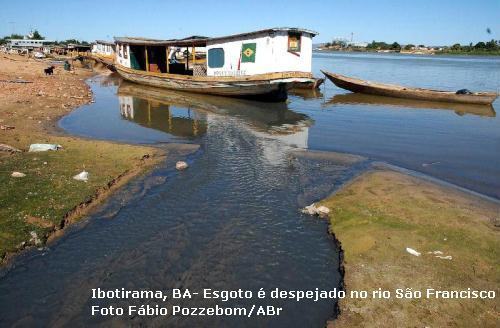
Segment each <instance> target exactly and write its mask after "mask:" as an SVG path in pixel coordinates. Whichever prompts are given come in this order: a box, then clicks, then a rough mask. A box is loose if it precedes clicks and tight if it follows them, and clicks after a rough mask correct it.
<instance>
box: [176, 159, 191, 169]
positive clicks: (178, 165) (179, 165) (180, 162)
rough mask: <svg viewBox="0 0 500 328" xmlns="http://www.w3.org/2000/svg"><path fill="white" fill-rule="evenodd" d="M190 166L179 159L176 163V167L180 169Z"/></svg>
mask: <svg viewBox="0 0 500 328" xmlns="http://www.w3.org/2000/svg"><path fill="white" fill-rule="evenodd" d="M188 167H189V165H188V164H187V163H186V162H184V161H178V162H177V163H175V168H176V169H177V170H179V171H182V170H185V169H187V168H188Z"/></svg>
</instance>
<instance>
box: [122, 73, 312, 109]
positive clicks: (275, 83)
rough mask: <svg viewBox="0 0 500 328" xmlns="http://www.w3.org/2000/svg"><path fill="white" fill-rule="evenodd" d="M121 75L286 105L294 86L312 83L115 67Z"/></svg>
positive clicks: (290, 77) (301, 78) (289, 77)
mask: <svg viewBox="0 0 500 328" xmlns="http://www.w3.org/2000/svg"><path fill="white" fill-rule="evenodd" d="M116 69H117V72H118V74H120V76H121V77H123V78H124V79H125V80H128V81H131V82H135V83H138V84H143V85H148V86H153V87H157V88H165V89H171V90H181V91H188V92H196V93H203V94H212V95H219V96H230V97H241V98H256V99H262V100H268V101H284V100H286V98H287V89H288V88H289V87H290V84H291V83H295V82H311V81H313V79H312V76H311V74H310V73H302V72H283V73H270V74H260V75H254V76H240V77H226V76H224V77H212V76H189V75H179V74H168V73H154V72H145V71H140V70H135V69H130V68H127V67H124V66H121V65H116Z"/></svg>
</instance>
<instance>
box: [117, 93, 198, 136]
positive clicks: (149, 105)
mask: <svg viewBox="0 0 500 328" xmlns="http://www.w3.org/2000/svg"><path fill="white" fill-rule="evenodd" d="M118 101H119V103H120V113H121V115H122V117H123V118H125V119H127V120H129V121H131V122H134V123H137V124H139V125H141V126H144V127H147V128H151V129H155V130H158V131H163V132H166V133H169V134H171V135H174V136H176V137H184V138H190V139H192V138H196V137H198V136H201V135H204V134H205V133H206V132H207V124H206V120H205V118H204V115H203V114H200V113H199V112H196V111H191V110H190V109H185V108H182V109H181V108H176V107H174V106H171V105H169V104H163V103H160V102H158V101H155V100H150V99H141V98H136V97H133V96H127V95H124V94H120V93H118Z"/></svg>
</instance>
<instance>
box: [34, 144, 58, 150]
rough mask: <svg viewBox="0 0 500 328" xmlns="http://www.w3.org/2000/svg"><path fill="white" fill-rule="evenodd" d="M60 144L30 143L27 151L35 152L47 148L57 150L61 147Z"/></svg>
mask: <svg viewBox="0 0 500 328" xmlns="http://www.w3.org/2000/svg"><path fill="white" fill-rule="evenodd" d="M61 148H62V146H61V145H56V144H31V145H30V150H29V152H37V151H48V150H54V151H55V150H59V149H61Z"/></svg>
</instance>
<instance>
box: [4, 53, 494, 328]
mask: <svg viewBox="0 0 500 328" xmlns="http://www.w3.org/2000/svg"><path fill="white" fill-rule="evenodd" d="M313 63H314V71H315V73H316V74H317V75H318V76H319V69H325V70H331V71H335V72H339V73H341V74H346V75H352V76H358V77H361V78H365V79H372V80H377V81H382V82H393V83H394V82H396V83H401V84H407V85H412V86H421V87H434V88H444V89H450V90H455V89H461V88H468V89H471V90H483V89H484V90H497V91H498V89H499V77H500V75H499V72H500V65H499V64H500V61H499V60H498V59H494V58H461V57H453V58H449V57H412V56H397V55H379V54H359V55H357V54H335V53H318V54H315V55H314V59H313ZM89 83H90V85H91V87H92V89H93V91H94V94H95V98H96V102H95V103H94V104H90V105H88V106H83V107H81V108H80V109H77V110H76V111H74V112H72V113H71V114H70V115H68V116H67V117H65V118H63V119H62V120H61V122H60V125H61V127H62V128H63V129H65V130H66V131H68V132H69V133H72V134H76V135H81V136H88V137H93V138H100V139H110V140H116V141H124V142H131V143H152V144H171V143H176V144H179V143H187V144H197V145H200V148H199V149H198V150H197V151H196V152H194V153H192V154H190V155H187V161H188V162H189V163H190V168H189V169H188V170H186V171H183V172H177V171H175V169H173V166H174V164H175V161H176V160H178V159H183V158H186V155H185V153H184V152H183V151H182V148H176V147H173V148H171V149H172V150H171V152H170V155H169V159H168V160H167V162H166V163H165V165H163V166H162V167H160V168H158V169H156V170H155V171H153V172H151V173H150V174H148V175H146V176H145V177H141V178H139V179H135V180H134V181H132V182H131V183H129V184H128V185H127V186H126V187H125V188H123V189H122V190H120V191H119V192H118V193H116V194H115V195H114V196H113V197H111V199H110V200H109V201H108V202H107V203H106V204H104V205H103V206H102V207H101V208H100V209H99V210H98V211H97V212H96V213H94V214H92V215H91V216H90V217H89V218H88V219H86V220H84V221H83V222H82V223H81V224H78V225H75V226H73V227H71V228H69V230H68V232H67V233H66V234H65V235H64V236H63V237H62V238H60V239H59V240H57V241H56V242H54V243H53V244H51V245H49V247H48V248H47V249H44V250H42V251H33V252H29V253H27V254H25V255H23V256H21V257H19V258H18V259H17V260H16V261H15V262H14V265H13V267H12V268H11V269H10V270H8V271H7V270H5V271H4V272H3V273H2V275H1V278H0V309H1V310H0V325H2V326H12V325H16V324H17V325H19V326H27V325H39V326H47V325H50V326H67V325H77V326H84V325H88V324H101V325H104V326H112V325H124V324H126V325H148V326H150V325H151V326H164V325H165V324H172V325H175V326H193V325H196V326H207V327H213V326H235V325H238V326H259V327H260V326H273V327H281V326H283V327H284V326H298V327H320V326H323V325H324V323H325V321H326V320H327V319H328V318H329V317H331V316H332V315H333V314H334V309H335V301H334V300H324V301H319V302H312V301H302V302H296V301H291V300H275V299H270V298H267V299H264V300H259V299H256V297H254V298H253V299H250V300H232V301H228V302H221V301H217V300H201V299H200V298H199V297H194V298H193V299H190V300H183V301H181V300H172V299H168V300H167V301H166V302H157V301H152V300H149V301H144V300H143V301H137V300H130V299H129V300H116V299H115V300H95V299H91V289H92V288H102V289H116V288H126V289H127V290H139V289H150V290H168V289H171V288H189V289H190V290H191V291H196V292H199V291H201V290H202V289H203V288H212V289H219V290H231V289H239V288H241V289H248V290H251V291H253V292H254V294H256V293H257V291H258V290H259V289H260V288H263V289H264V290H266V291H269V290H272V289H275V288H279V289H282V290H314V289H315V288H319V289H321V290H333V289H334V288H338V287H339V286H340V281H341V277H340V274H339V253H338V249H337V248H336V245H335V244H334V242H333V239H332V238H331V237H329V235H328V234H327V233H326V232H327V226H326V223H325V222H323V221H321V220H318V219H315V218H311V217H307V216H304V215H302V214H301V213H299V211H298V209H299V208H301V207H303V206H305V205H308V204H310V203H311V202H314V201H316V200H318V199H321V198H323V197H325V196H326V195H328V194H329V193H331V192H332V191H334V190H335V189H336V188H338V187H339V186H340V185H341V184H342V183H344V182H346V181H348V180H349V179H351V178H352V177H353V176H355V175H357V174H359V173H360V172H363V171H364V170H365V169H366V168H367V167H369V164H370V162H371V161H373V160H377V161H379V160H382V161H386V162H389V163H391V164H396V165H399V166H402V167H405V168H408V169H412V170H415V171H419V172H422V173H424V174H429V175H431V176H434V177H436V178H439V179H442V180H445V181H448V182H451V183H454V184H457V185H459V186H462V187H465V188H469V189H472V190H474V191H476V192H479V193H483V194H485V195H489V196H492V197H496V198H500V120H499V119H498V117H497V116H496V113H495V111H494V108H489V107H470V106H462V105H458V106H457V105H443V104H434V103H424V104H422V103H414V102H400V101H395V100H391V99H385V98H379V97H366V96H359V95H352V94H348V93H347V92H345V91H343V90H340V89H338V88H336V87H334V86H333V85H332V84H331V83H329V82H327V83H326V84H325V86H324V87H322V90H321V91H320V92H300V93H297V94H292V95H291V96H290V98H289V101H288V103H286V104H267V103H258V102H253V101H244V100H235V99H229V98H219V97H206V96H199V95H189V94H184V93H175V92H170V91H162V90H157V89H152V88H147V87H142V86H137V85H134V84H130V83H125V82H120V81H119V80H118V79H116V78H114V77H99V78H94V79H93V80H92V81H91V82H89ZM118 84H119V86H118ZM498 104H499V103H498V101H497V102H496V103H495V104H494V106H497V107H498ZM176 149H180V150H176ZM306 150H307V151H306ZM317 151H321V152H317ZM324 151H328V152H324ZM349 154H354V156H352V155H349ZM356 155H360V156H356ZM90 174H92V172H90ZM129 304H133V305H140V304H150V305H152V306H153V305H155V304H160V305H161V306H165V307H170V306H172V305H176V304H179V305H184V306H191V307H192V306H215V305H216V304H217V305H219V306H223V307H247V308H250V307H251V305H252V304H256V305H269V304H271V305H276V306H281V307H283V309H284V310H283V312H282V314H281V315H280V316H274V317H273V316H262V317H253V318H245V317H240V316H235V317H227V316H213V317H181V316H166V317H139V316H134V315H132V316H129V315H124V316H122V317H110V316H108V317H106V316H104V317H103V316H91V315H90V307H91V306H92V305H99V306H106V305H114V306H121V305H123V306H126V305H129Z"/></svg>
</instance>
